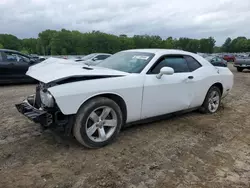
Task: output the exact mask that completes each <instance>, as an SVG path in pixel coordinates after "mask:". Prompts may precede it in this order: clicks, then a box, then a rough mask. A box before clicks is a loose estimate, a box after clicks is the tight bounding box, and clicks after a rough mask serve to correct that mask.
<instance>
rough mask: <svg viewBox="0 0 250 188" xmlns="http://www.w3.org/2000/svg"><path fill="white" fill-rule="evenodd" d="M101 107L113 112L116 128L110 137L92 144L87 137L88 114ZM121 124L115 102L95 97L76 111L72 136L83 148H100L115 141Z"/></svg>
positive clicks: (120, 113) (119, 110)
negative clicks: (110, 109) (115, 118)
mask: <svg viewBox="0 0 250 188" xmlns="http://www.w3.org/2000/svg"><path fill="white" fill-rule="evenodd" d="M101 106H107V107H109V108H112V109H113V110H114V112H115V113H116V117H117V126H116V128H115V131H114V133H113V134H112V136H111V137H110V138H108V139H107V140H106V141H104V142H94V141H93V140H91V139H90V138H89V136H88V135H87V130H86V122H87V119H88V117H89V115H90V113H92V111H94V110H95V109H96V108H98V107H101ZM122 122H123V117H122V112H121V109H120V107H119V106H118V104H117V103H116V102H114V101H113V100H111V99H109V98H105V97H96V98H93V99H90V100H89V101H87V102H86V103H85V104H84V105H82V106H81V107H80V109H79V110H78V112H77V115H76V121H75V125H74V127H73V135H74V136H75V138H76V140H77V141H78V142H79V143H81V144H82V145H84V146H85V147H88V148H100V147H103V146H105V145H107V144H110V143H112V142H113V141H114V140H115V138H116V137H117V136H118V134H119V132H120V129H121V127H122Z"/></svg>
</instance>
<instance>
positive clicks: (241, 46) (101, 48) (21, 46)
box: [0, 29, 250, 55]
mask: <svg viewBox="0 0 250 188" xmlns="http://www.w3.org/2000/svg"><path fill="white" fill-rule="evenodd" d="M215 42H216V41H215V40H214V38H213V37H209V38H202V39H191V38H186V37H181V38H179V39H176V38H172V37H168V38H165V39H163V38H161V37H160V36H157V35H134V36H132V37H129V36H127V35H126V34H121V35H119V36H117V35H112V34H108V33H103V32H100V31H92V32H87V33H81V32H79V31H75V30H73V31H71V30H66V29H62V30H60V31H56V30H49V29H48V30H45V31H42V32H41V33H39V34H38V38H27V39H18V38H17V37H16V36H14V35H9V34H0V44H1V45H2V46H1V45H0V48H3V47H4V48H7V49H13V50H19V51H23V52H26V53H29V54H40V55H84V54H89V53H94V52H106V53H116V52H118V51H120V50H126V49H134V48H163V49H182V50H186V51H190V52H195V53H196V52H201V53H212V52H250V39H247V38H246V37H242V36H240V37H237V38H235V39H233V40H232V39H231V38H227V39H226V41H225V42H224V44H223V45H222V47H221V48H220V47H216V46H215Z"/></svg>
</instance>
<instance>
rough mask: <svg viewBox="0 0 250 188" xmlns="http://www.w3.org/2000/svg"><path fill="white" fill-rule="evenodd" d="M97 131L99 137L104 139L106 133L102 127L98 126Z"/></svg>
mask: <svg viewBox="0 0 250 188" xmlns="http://www.w3.org/2000/svg"><path fill="white" fill-rule="evenodd" d="M98 133H99V137H100V139H101V140H105V139H106V133H105V130H104V128H103V127H101V128H98Z"/></svg>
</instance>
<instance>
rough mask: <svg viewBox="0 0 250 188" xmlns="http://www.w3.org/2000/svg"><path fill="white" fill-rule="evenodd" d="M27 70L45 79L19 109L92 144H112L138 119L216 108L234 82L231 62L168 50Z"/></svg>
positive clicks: (51, 62)
mask: <svg viewBox="0 0 250 188" xmlns="http://www.w3.org/2000/svg"><path fill="white" fill-rule="evenodd" d="M26 74H27V75H29V76H31V77H32V78H34V79H36V80H38V81H39V82H40V84H39V85H38V86H37V88H36V94H35V95H31V96H29V97H28V98H27V99H26V100H24V101H23V102H21V103H20V104H16V107H17V109H18V111H19V112H20V113H22V114H24V115H25V116H26V117H28V118H29V119H31V120H33V121H34V122H36V123H40V124H41V125H42V126H44V127H51V128H52V127H57V128H61V129H62V130H63V131H64V132H65V133H66V134H67V135H71V134H73V136H74V137H75V138H76V139H77V140H78V141H79V142H80V143H81V144H83V145H84V146H86V147H90V148H98V147H102V146H105V145H107V144H109V143H111V142H112V141H113V140H114V139H115V138H116V137H117V135H118V134H119V131H120V129H121V127H122V126H124V125H126V124H130V123H132V122H137V121H141V120H149V119H152V118H153V117H162V115H165V114H172V113H174V112H179V111H190V110H194V109H200V110H201V111H202V112H206V113H215V112H216V111H217V110H218V108H219V106H220V102H221V99H222V98H223V97H225V96H226V95H227V94H228V93H229V91H230V90H231V88H232V86H233V74H232V72H231V71H230V70H229V69H228V68H227V67H214V66H213V65H212V64H211V63H209V62H208V61H207V60H205V59H204V58H202V57H201V56H199V55H197V54H193V53H189V52H185V51H181V50H164V49H135V50H126V51H121V52H118V53H116V54H114V55H113V56H111V57H110V58H108V59H106V60H104V61H102V62H101V63H100V64H98V67H91V66H86V65H85V66H83V65H79V63H74V62H70V60H64V59H56V58H50V59H48V60H45V61H43V62H42V63H39V64H37V65H33V66H31V67H30V68H29V70H28V72H27V73H26Z"/></svg>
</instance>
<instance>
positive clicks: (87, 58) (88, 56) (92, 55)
mask: <svg viewBox="0 0 250 188" xmlns="http://www.w3.org/2000/svg"><path fill="white" fill-rule="evenodd" d="M95 55H96V54H89V55H86V56H84V57H83V58H81V60H83V61H85V60H89V59H91V58H92V57H94V56H95Z"/></svg>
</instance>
